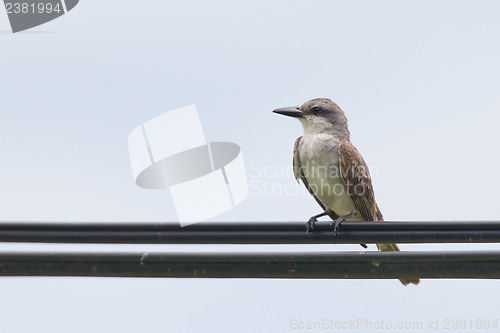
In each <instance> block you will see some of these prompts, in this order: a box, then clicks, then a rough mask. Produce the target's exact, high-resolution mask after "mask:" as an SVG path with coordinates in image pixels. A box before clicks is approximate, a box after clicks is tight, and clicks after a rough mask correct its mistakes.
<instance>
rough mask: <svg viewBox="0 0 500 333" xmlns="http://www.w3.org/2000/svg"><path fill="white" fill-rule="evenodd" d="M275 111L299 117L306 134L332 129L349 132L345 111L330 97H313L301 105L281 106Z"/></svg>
mask: <svg viewBox="0 0 500 333" xmlns="http://www.w3.org/2000/svg"><path fill="white" fill-rule="evenodd" d="M273 112H275V113H279V114H282V115H285V116H289V117H294V118H297V119H299V120H300V122H301V123H302V126H303V127H304V133H305V134H306V135H307V134H318V133H324V132H327V133H328V132H331V131H342V132H347V133H348V130H347V118H346V116H345V114H344V111H342V109H341V108H340V107H339V106H338V105H337V104H336V103H334V102H333V101H331V100H330V99H328V98H315V99H311V100H310V101H307V102H305V103H304V104H302V105H301V106H293V107H286V108H279V109H276V110H274V111H273Z"/></svg>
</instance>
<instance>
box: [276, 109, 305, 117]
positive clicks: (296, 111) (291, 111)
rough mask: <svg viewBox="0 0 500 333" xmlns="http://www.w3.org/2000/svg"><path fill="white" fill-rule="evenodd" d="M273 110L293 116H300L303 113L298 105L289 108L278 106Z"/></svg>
mask: <svg viewBox="0 0 500 333" xmlns="http://www.w3.org/2000/svg"><path fill="white" fill-rule="evenodd" d="M273 112H275V113H279V114H282V115H284V116H289V117H295V118H300V117H302V115H303V113H302V111H300V109H299V107H298V106H292V107H289V108H279V109H276V110H274V111H273Z"/></svg>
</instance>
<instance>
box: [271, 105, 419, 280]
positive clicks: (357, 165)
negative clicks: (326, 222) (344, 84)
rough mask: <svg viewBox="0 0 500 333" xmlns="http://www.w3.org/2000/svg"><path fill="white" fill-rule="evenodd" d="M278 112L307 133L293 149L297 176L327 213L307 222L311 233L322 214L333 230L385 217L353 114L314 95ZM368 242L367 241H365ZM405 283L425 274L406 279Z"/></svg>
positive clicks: (383, 248) (386, 247)
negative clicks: (354, 131)
mask: <svg viewBox="0 0 500 333" xmlns="http://www.w3.org/2000/svg"><path fill="white" fill-rule="evenodd" d="M273 112H275V113H278V114H281V115H285V116H289V117H294V118H297V119H298V120H300V122H301V123H302V127H303V129H304V135H303V136H301V137H299V138H297V140H296V141H295V145H294V149H293V171H294V175H295V179H296V180H297V182H299V179H300V180H301V181H302V182H303V183H304V185H305V187H306V188H307V190H308V191H309V193H310V194H311V195H312V196H313V197H314V199H315V200H316V201H317V203H318V204H319V205H320V207H321V208H322V209H323V212H321V213H320V214H317V215H314V216H312V217H311V218H310V219H309V221H308V222H307V223H306V233H307V234H309V232H311V231H313V230H314V224H315V223H316V221H317V219H318V218H319V217H322V216H326V215H328V216H329V217H330V218H331V219H332V220H333V224H332V226H333V232H334V235H336V234H337V229H338V228H339V226H340V224H341V223H343V222H344V221H383V220H384V217H383V215H382V212H381V211H380V208H379V207H378V205H377V202H376V201H375V194H374V191H373V185H372V181H371V177H370V171H369V169H368V166H367V164H366V162H365V161H364V159H363V157H362V156H361V154H360V152H359V151H358V149H357V148H356V147H355V146H354V145H353V144H352V143H351V141H350V132H349V128H348V125H347V117H346V115H345V113H344V111H342V109H341V108H340V107H339V106H338V105H337V104H336V103H335V102H333V101H332V100H330V99H328V98H315V99H311V100H309V101H307V102H305V103H304V104H302V105H301V106H294V107H285V108H278V109H275V110H273ZM361 245H362V246H364V247H366V245H364V244H361ZM377 248H378V249H379V250H380V251H399V247H398V246H397V245H396V244H377ZM400 281H401V283H403V285H408V284H410V283H411V284H418V283H419V282H420V280H419V279H406V278H405V279H400Z"/></svg>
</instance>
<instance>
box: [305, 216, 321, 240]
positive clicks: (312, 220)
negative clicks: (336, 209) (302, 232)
mask: <svg viewBox="0 0 500 333" xmlns="http://www.w3.org/2000/svg"><path fill="white" fill-rule="evenodd" d="M316 221H318V219H317V218H316V217H314V216H313V217H311V218H310V219H309V221H307V223H306V236H307V235H309V233H310V232H311V231H314V223H316Z"/></svg>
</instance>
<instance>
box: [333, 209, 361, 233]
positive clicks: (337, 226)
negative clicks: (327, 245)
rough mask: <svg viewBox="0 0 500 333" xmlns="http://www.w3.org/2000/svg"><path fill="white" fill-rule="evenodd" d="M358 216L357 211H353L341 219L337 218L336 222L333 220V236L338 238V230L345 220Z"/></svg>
mask: <svg viewBox="0 0 500 333" xmlns="http://www.w3.org/2000/svg"><path fill="white" fill-rule="evenodd" d="M356 215H357V213H356V212H355V211H351V212H350V213H349V214H347V215H344V216H341V217H337V218H336V219H335V220H333V224H332V227H333V235H334V236H337V230H338V229H339V227H340V224H341V223H342V222H344V221H345V220H347V219H350V218H352V217H355V216H356Z"/></svg>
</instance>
